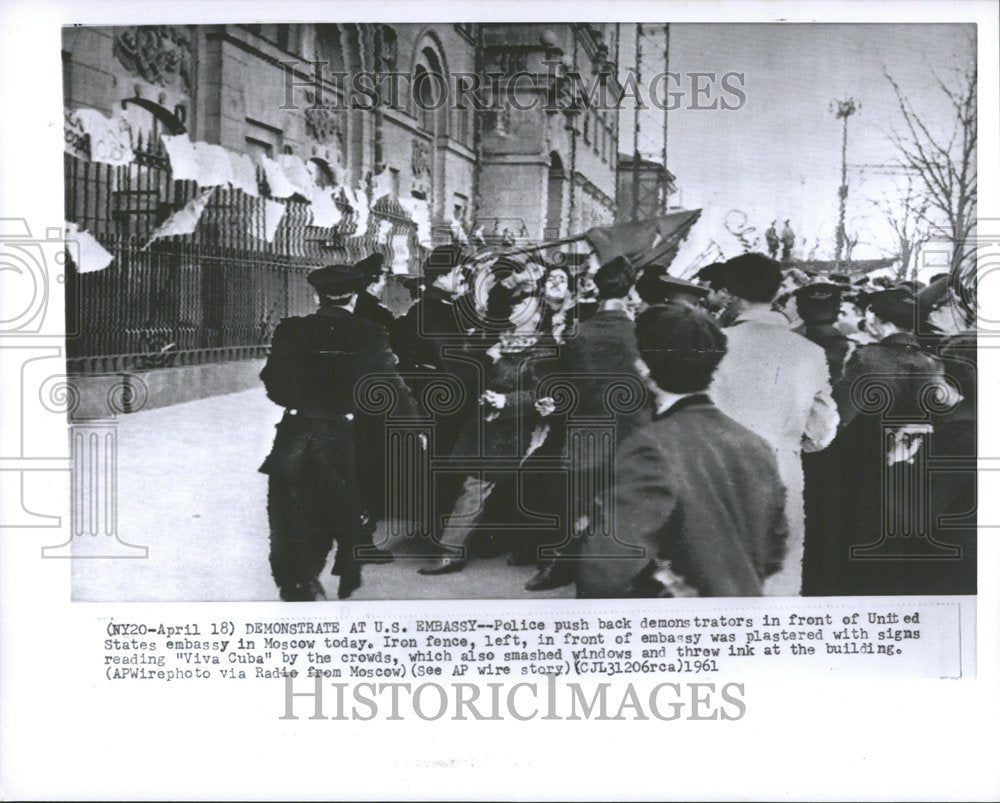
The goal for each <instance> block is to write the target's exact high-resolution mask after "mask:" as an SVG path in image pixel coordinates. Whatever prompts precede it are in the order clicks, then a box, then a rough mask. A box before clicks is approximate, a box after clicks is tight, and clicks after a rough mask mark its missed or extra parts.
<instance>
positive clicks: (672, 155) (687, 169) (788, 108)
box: [619, 23, 975, 271]
mask: <svg viewBox="0 0 1000 803" xmlns="http://www.w3.org/2000/svg"><path fill="white" fill-rule="evenodd" d="M634 30H635V29H634V26H632V25H626V24H624V23H623V24H622V26H621V40H622V41H621V52H620V57H619V63H620V69H625V68H628V66H629V65H630V64H633V63H634V52H635V51H634V41H635V36H634ZM660 30H661V31H662V29H660ZM974 31H975V29H974V26H969V25H944V24H922V25H875V24H857V25H840V24H838V25H832V24H826V25H824V24H787V25H782V24H744V25H739V24H728V23H727V24H697V25H694V24H674V25H671V26H670V69H671V71H677V72H687V71H704V72H716V73H719V74H722V73H726V72H729V71H735V72H740V73H743V74H744V75H745V82H744V87H743V88H744V91H745V93H746V102H745V104H744V105H743V106H742V107H741V108H740V109H738V110H732V111H721V110H718V111H707V110H698V109H688V108H685V107H686V106H688V105H690V104H689V102H688V101H687V100H686V99H685V102H684V104H683V106H682V108H680V109H678V110H676V111H671V112H670V113H669V115H668V120H669V123H668V132H669V139H668V159H667V161H668V166H669V168H670V170H671V172H673V173H674V174H675V175H676V176H677V185H678V188H679V194H678V195H677V196H674V198H672V203H674V204H679V205H682V206H684V207H685V208H688V209H693V208H703V209H704V212H703V215H702V220H701V222H700V223H699V224H698V225H697V226H696V228H695V230H694V231H692V234H691V236H690V237H689V243H688V244H687V245H686V246H685V248H684V249H683V251H682V253H681V254H680V255H679V256H678V260H677V262H675V266H677V267H678V268H680V270H681V271H683V269H684V268H685V267H686V266H685V265H682V264H680V263H681V262H683V260H684V259H685V258H688V259H689V261H690V259H691V258H695V257H696V256H697V255H699V254H700V253H701V252H702V251H703V249H704V248H705V247H707V246H708V244H709V240H711V239H714V240H716V242H718V244H719V245H720V246H722V248H723V251H724V253H725V256H727V257H728V256H733V255H735V254H737V253H739V252H741V251H742V250H743V249H742V246H741V245H740V244H739V241H738V240H737V239H736V238H735V237H734V236H732V235H731V234H728V233H727V232H726V227H725V224H724V220H725V219H726V216H727V214H728V213H730V211H731V210H740V211H741V212H743V213H745V215H746V224H745V225H749V226H754V227H755V228H756V234H757V235H759V236H761V249H762V250H763V233H764V230H765V229H766V228H767V226H768V225H769V223H770V222H771V220H773V219H777V220H778V225H779V230H780V227H781V224H782V222H783V221H784V220H785V219H786V218H788V219H790V220H791V226H792V228H793V230H794V231H795V232H796V234H797V237H798V242H799V243H800V244H801V243H802V242H803V238H804V239H805V241H806V250H811V248H812V246H813V244H814V243H815V241H816V239H817V238H818V239H819V240H820V246H819V248H818V250H817V251H816V254H815V256H816V257H817V258H832V257H833V252H834V241H835V240H834V238H835V232H836V227H837V214H838V205H839V200H838V195H837V188H838V186H839V184H840V163H841V159H840V149H841V138H842V122H841V121H840V120H837V119H836V118H835V117H834V115H833V113H832V112H831V111H830V108H829V107H830V103H831V101H833V100H834V99H836V98H842V97H846V96H851V97H853V98H854V99H855V100H857V101H860V103H861V109H860V110H859V111H858V112H857V113H856V114H855V115H853V116H852V117H851V118H850V122H849V131H848V157H847V161H848V165H849V169H848V185H849V188H850V189H849V195H848V202H847V230H848V232H851V231H852V230H853V231H857V232H858V233H859V234H860V240H861V241H860V242H859V244H858V246H857V247H856V249H855V251H854V257H855V258H859V259H864V258H876V257H881V256H885V254H886V251H887V250H888V249H890V248H891V245H892V236H891V233H890V230H889V229H888V227H887V224H886V223H885V221H884V219H883V216H882V214H881V213H880V212H878V211H877V210H876V209H874V208H873V206H872V204H871V199H882V197H883V195H885V196H888V197H889V199H890V200H895V199H896V198H898V197H899V195H900V193H901V191H902V190H903V188H904V187H905V183H906V182H905V176H904V175H901V174H897V175H890V174H887V172H886V171H885V170H877V169H873V168H862V167H861V166H862V165H884V164H888V163H891V162H893V161H894V160H895V156H894V154H895V149H894V147H893V146H892V144H891V143H890V142H889V139H888V134H889V133H890V132H891V131H893V130H901V127H902V122H903V121H902V117H901V115H900V113H899V109H898V104H897V102H896V100H895V96H894V94H893V91H892V87H891V86H890V84H889V82H888V81H887V80H886V78H885V77H884V75H883V66H884V67H885V69H887V70H888V71H889V73H890V74H891V75H892V76H893V77H894V78H895V79H896V81H897V82H898V83H899V85H900V87H901V88H902V90H903V92H904V93H905V94H906V95H907V96H908V97H909V98H910V99H911V100H912V101H913V103H914V105H915V107H916V108H917V110H918V111H919V112H920V113H921V114H922V116H923V117H924V119H925V121H926V123H927V125H928V127H929V128H930V129H931V130H932V131H935V132H938V131H940V132H942V133H947V132H950V131H951V128H952V120H953V117H952V115H951V107H950V105H949V102H948V100H947V98H946V97H945V96H944V94H943V93H942V92H941V90H940V89H939V88H938V87H937V85H936V84H935V82H934V73H937V74H938V75H939V76H941V78H942V79H945V80H946V81H947V80H948V79H950V78H953V76H954V73H955V70H956V69H957V68H958V67H960V66H963V65H965V64H967V63H969V62H970V61H971V59H972V58H973V52H972V48H974ZM659 37H660V38H659V39H658V40H655V47H656V48H657V50H662V32H661V33H660V34H659ZM646 41H647V43H648V44H647V45H644V48H649V50H648V51H647V52H649V53H650V55H649V56H648V60H647V58H644V59H643V61H644V62H645V64H646V66H645V67H644V73H645V72H647V71H649V69H650V68H651V67H652V66H653V64H654V62H655V57H654V56H653V55H652V53H653V52H654V51H653V50H652V47H653V46H654V45H653V42H651V41H650V40H648V39H647V40H646ZM660 58H661V59H662V57H660ZM660 63H661V64H662V60H661V61H660ZM932 71H933V72H932ZM729 97H730V98H731V97H732V96H729ZM632 120H633V113H632V112H631V111H626V112H625V113H624V114H623V116H622V118H621V125H622V132H621V140H620V142H621V147H620V150H630V149H631V146H632V133H631V132H632ZM662 120H663V113H662V112H661V111H650V112H647V113H645V114H644V116H643V118H642V120H641V128H642V130H643V136H642V139H643V142H644V143H645V144H646V147H649V148H650V150H651V151H652V150H656V149H658V148H659V147H661V146H660V145H659V142H661V141H662V140H661V139H660V137H661V136H662V135H661V132H662ZM852 165H853V167H852ZM740 219H741V216H739V215H733V216H731V223H732V222H739V220H740ZM752 236H753V235H751V237H752Z"/></svg>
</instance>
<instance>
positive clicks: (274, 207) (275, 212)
mask: <svg viewBox="0 0 1000 803" xmlns="http://www.w3.org/2000/svg"><path fill="white" fill-rule="evenodd" d="M284 214H285V205H284V204H282V203H278V202H277V201H269V200H267V199H264V239H265V240H267V241H268V242H269V243H273V242H274V235H275V234H277V233H278V224H280V223H281V218H282V217H283V216H284Z"/></svg>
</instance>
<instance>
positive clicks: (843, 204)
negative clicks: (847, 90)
mask: <svg viewBox="0 0 1000 803" xmlns="http://www.w3.org/2000/svg"><path fill="white" fill-rule="evenodd" d="M860 108H861V104H860V103H859V102H857V101H855V100H854V98H844V99H843V100H836V101H834V102H833V103H831V104H830V111H831V112H833V114H834V116H835V117H836V118H837V119H838V120H841V119H842V120H843V121H844V140H843V143H842V145H841V148H840V219H839V221H838V223H837V256H836V261H837V266H838V267H839V266H840V261H841V259H842V257H843V255H844V243H845V241H846V240H847V232H846V231H845V229H844V226H845V222H844V221H845V218H846V216H847V120H848V118H849V117H850V116H851V115H852V114H854V113H855V112H856V111H858V109H860Z"/></svg>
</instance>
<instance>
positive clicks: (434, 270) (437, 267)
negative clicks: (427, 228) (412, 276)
mask: <svg viewBox="0 0 1000 803" xmlns="http://www.w3.org/2000/svg"><path fill="white" fill-rule="evenodd" d="M466 260H467V254H466V252H465V249H464V248H463V247H462V246H461V245H459V244H458V243H450V244H448V245H439V246H437V247H436V248H435V249H434V250H433V251H431V252H430V254H429V255H428V256H427V262H425V263H424V276H427V277H429V278H437V277H438V276H441V275H443V274H445V273H451V272H452V271H453V270H454V269H455V268H457V267H460V266H462V265H464V264H465V262H466Z"/></svg>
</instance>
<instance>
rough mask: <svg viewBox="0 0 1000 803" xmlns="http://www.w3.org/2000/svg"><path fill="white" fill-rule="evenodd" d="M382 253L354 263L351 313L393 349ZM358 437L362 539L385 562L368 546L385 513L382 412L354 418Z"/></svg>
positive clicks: (371, 554) (375, 559)
mask: <svg viewBox="0 0 1000 803" xmlns="http://www.w3.org/2000/svg"><path fill="white" fill-rule="evenodd" d="M384 265H385V257H384V256H382V254H372V255H371V256H369V257H366V258H365V259H363V260H361V261H360V262H359V263H358V264H357V267H358V268H360V269H361V271H362V272H363V273H364V278H363V279H362V284H363V285H364V287H363V288H362V290H361V292H359V293H358V297H357V300H356V301H355V303H354V315H355V316H356V317H358V318H363V319H364V320H366V321H371V322H372V323H375V324H378V325H379V326H380V327H381V328H382V330H383V331H384V332H385V333H386V335H387V336H388V338H389V343H390V345H391V346H392V348H393V351H395V350H396V348H398V344H397V343H396V317H395V316H394V315H393V314H392V312H390V311H389V309H388V308H387V307H385V306H384V305H383V304H382V302H381V301H380V300H379V296H380V294H381V293H382V291H383V290H384V288H385V281H386V279H385V269H384ZM355 430H356V432H357V441H358V443H360V444H362V446H363V448H360V449H358V450H357V459H358V487H359V490H360V492H361V496H362V504H363V509H362V514H361V530H362V539H363V541H364V542H365V544H366V545H369V549H368V550H367V551H366V556H367V560H366V562H369V563H385V562H388V561H391V560H392V554H391V553H390V552H387V551H385V550H380V549H376V548H375V547H374V546H370V545H371V544H372V541H373V539H374V534H375V528H376V525H377V522H378V519H379V518H381V517H382V515H383V514H384V513H385V471H386V463H385V450H386V439H385V416H383V415H378V414H369V413H362V414H360V415H359V416H358V418H357V419H356V421H355Z"/></svg>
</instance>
